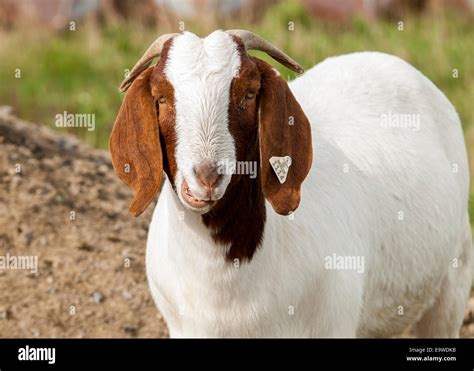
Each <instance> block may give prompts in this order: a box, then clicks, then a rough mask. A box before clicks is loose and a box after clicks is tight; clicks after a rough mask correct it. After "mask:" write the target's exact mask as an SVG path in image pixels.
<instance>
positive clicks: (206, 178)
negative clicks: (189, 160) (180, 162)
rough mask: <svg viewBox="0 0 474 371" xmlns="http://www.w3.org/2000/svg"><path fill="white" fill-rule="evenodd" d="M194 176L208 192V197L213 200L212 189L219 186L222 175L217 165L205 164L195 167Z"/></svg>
mask: <svg viewBox="0 0 474 371" xmlns="http://www.w3.org/2000/svg"><path fill="white" fill-rule="evenodd" d="M194 174H195V175H196V178H197V180H198V182H199V183H200V184H201V186H202V187H203V188H204V189H205V190H206V193H207V197H208V198H211V194H212V189H213V188H215V187H216V186H217V184H218V183H219V180H220V179H221V177H222V175H221V174H219V173H218V171H217V167H216V166H215V165H210V164H203V165H198V166H195V167H194Z"/></svg>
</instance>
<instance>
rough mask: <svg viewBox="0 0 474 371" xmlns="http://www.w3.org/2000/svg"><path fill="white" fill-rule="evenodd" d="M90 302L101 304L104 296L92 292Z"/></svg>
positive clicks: (97, 292)
mask: <svg viewBox="0 0 474 371" xmlns="http://www.w3.org/2000/svg"><path fill="white" fill-rule="evenodd" d="M92 300H94V303H96V304H100V303H103V302H104V300H105V297H104V295H103V294H102V293H101V292H99V291H94V292H93V293H92Z"/></svg>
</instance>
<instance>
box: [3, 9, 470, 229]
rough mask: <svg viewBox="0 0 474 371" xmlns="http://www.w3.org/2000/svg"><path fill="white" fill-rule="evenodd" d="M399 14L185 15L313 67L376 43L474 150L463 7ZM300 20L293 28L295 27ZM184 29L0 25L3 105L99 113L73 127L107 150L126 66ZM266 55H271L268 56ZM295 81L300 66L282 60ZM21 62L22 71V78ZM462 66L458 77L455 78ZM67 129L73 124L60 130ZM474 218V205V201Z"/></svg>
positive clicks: (36, 112)
mask: <svg viewBox="0 0 474 371" xmlns="http://www.w3.org/2000/svg"><path fill="white" fill-rule="evenodd" d="M402 20H403V22H404V24H403V26H404V29H403V31H400V30H398V20H394V21H391V22H390V21H379V22H368V21H365V20H363V19H355V20H354V21H353V22H352V23H351V24H349V25H345V26H335V25H330V24H326V23H324V22H321V21H319V20H315V19H313V18H311V17H310V16H309V15H308V13H307V12H306V11H305V10H304V8H302V7H301V6H300V5H298V4H296V3H294V2H292V1H286V2H282V3H280V4H278V5H276V6H274V7H273V8H271V9H270V10H269V11H268V13H267V14H266V16H265V17H264V19H263V20H262V21H261V22H260V23H258V24H255V25H248V24H245V22H242V21H232V20H227V21H225V22H222V23H218V22H216V21H215V20H211V21H203V20H199V22H194V23H193V22H192V21H189V22H186V26H187V29H188V30H189V31H192V32H195V33H197V34H199V35H205V34H207V33H209V32H211V31H212V30H214V29H216V28H223V29H225V28H247V29H249V30H252V31H254V32H257V33H259V34H260V35H262V36H263V37H265V38H267V39H268V40H270V41H272V42H273V43H275V44H276V45H278V46H279V47H280V48H282V49H283V50H284V51H286V52H287V53H288V54H289V55H291V56H292V57H293V58H294V59H296V60H297V61H298V62H300V63H301V64H302V65H303V66H304V67H305V68H309V67H311V66H313V65H314V64H316V63H318V62H319V61H321V60H323V59H325V58H327V57H329V56H333V55H339V54H344V53H350V52H354V51H362V50H377V51H383V52H387V53H391V54H395V55H398V56H400V57H402V58H404V59H405V60H407V61H408V62H410V63H412V64H413V65H414V66H415V67H417V68H418V69H419V70H420V71H422V72H423V73H424V74H425V75H427V76H428V77H429V78H430V79H431V80H432V81H433V82H434V83H435V84H436V85H437V86H438V87H439V88H440V89H441V90H442V91H443V92H444V93H445V94H446V95H447V97H448V98H449V99H450V100H451V102H452V103H453V104H454V105H455V107H456V109H457V110H458V112H459V115H460V117H461V120H462V123H463V127H464V130H465V134H466V141H467V144H468V148H469V152H470V154H473V153H474V152H473V149H474V132H473V131H472V130H471V129H472V128H473V127H474V125H473V123H474V110H473V109H472V105H473V102H474V26H473V24H474V23H473V22H472V19H469V18H468V17H465V16H464V15H463V14H460V13H451V12H445V13H436V14H426V15H423V16H422V17H419V18H418V17H413V16H408V17H406V18H403V19H402ZM289 22H294V30H292V31H290V30H289V27H288V26H289ZM175 24H176V28H175V29H169V28H165V27H153V28H145V27H143V26H141V25H140V24H138V23H137V22H134V23H122V24H115V25H110V26H107V27H105V28H101V27H99V26H98V25H97V24H96V23H94V22H92V21H84V22H82V23H81V22H79V23H78V24H77V25H76V30H75V31H64V32H63V33H61V34H53V33H50V32H48V31H45V30H39V29H38V28H34V27H20V28H19V29H16V30H14V31H9V32H7V31H0V61H1V62H0V66H1V67H0V104H7V105H12V106H13V107H15V109H16V111H17V113H18V114H19V115H20V116H21V117H22V118H25V119H27V120H31V121H34V122H40V123H43V124H46V125H49V126H51V127H54V121H55V115H56V114H58V113H62V112H63V111H68V112H71V113H94V114H95V119H96V130H95V131H92V132H90V131H87V130H86V129H85V128H74V129H68V130H71V131H72V132H73V133H74V134H76V135H77V136H79V137H80V138H82V139H84V140H85V141H86V142H88V143H90V144H92V145H93V146H96V147H102V148H106V146H107V139H108V135H109V133H110V130H111V128H112V125H113V122H114V119H115V115H116V114H117V112H118V109H119V107H120V103H121V100H122V95H121V94H120V93H119V91H118V85H119V84H120V82H121V80H122V78H123V76H124V73H125V71H124V69H125V68H127V67H128V68H131V67H132V66H133V64H134V63H135V62H136V60H137V59H138V58H139V57H140V56H141V54H142V53H143V51H144V50H145V49H146V48H147V47H148V45H149V43H150V42H151V41H152V40H154V39H155V38H156V37H157V36H158V35H160V34H162V33H166V32H176V31H177V25H178V22H175ZM256 54H257V55H258V56H259V57H261V58H263V59H266V60H268V61H271V59H270V58H268V57H267V56H266V55H263V54H262V53H256ZM271 63H272V64H274V65H275V66H276V67H277V68H278V69H279V70H280V72H281V73H282V74H283V75H284V76H287V77H288V78H293V77H294V76H295V75H294V73H292V72H290V71H288V70H286V69H285V68H284V67H282V66H280V65H278V64H276V63H274V62H273V61H271ZM16 69H20V70H21V78H16V77H15V71H16ZM453 69H457V70H458V71H459V77H458V78H453V75H452V74H453ZM61 130H66V129H61ZM471 204H472V207H470V210H471V211H472V213H471V215H472V217H473V218H472V219H471V220H474V202H472V203H471Z"/></svg>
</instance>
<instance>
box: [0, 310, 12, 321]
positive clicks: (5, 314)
mask: <svg viewBox="0 0 474 371" xmlns="http://www.w3.org/2000/svg"><path fill="white" fill-rule="evenodd" d="M11 317H12V313H11V310H10V308H7V307H0V321H1V320H8V319H10V318H11Z"/></svg>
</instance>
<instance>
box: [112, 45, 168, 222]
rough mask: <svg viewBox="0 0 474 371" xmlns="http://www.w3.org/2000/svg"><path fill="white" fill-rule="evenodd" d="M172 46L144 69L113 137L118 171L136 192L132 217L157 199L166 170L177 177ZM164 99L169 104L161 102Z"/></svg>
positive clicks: (120, 113) (131, 208)
mask: <svg viewBox="0 0 474 371" xmlns="http://www.w3.org/2000/svg"><path fill="white" fill-rule="evenodd" d="M169 46H170V43H169V42H168V43H167V44H165V47H164V48H163V52H162V58H161V59H160V62H159V63H158V64H157V65H156V66H155V67H149V68H147V69H146V70H144V71H143V72H142V73H141V74H140V75H139V76H138V77H137V78H136V79H135V81H134V82H133V84H132V85H131V86H130V88H129V90H128V92H127V94H126V96H125V98H124V100H123V102H122V105H121V107H120V111H119V113H118V115H117V118H116V120H115V124H114V128H113V129H112V133H111V135H110V141H109V150H110V154H111V157H112V164H113V166H114V169H115V172H116V173H117V175H118V176H119V178H120V179H121V180H122V181H124V182H125V183H126V184H127V185H128V186H129V187H130V188H132V189H133V191H134V192H135V197H134V199H133V201H132V203H131V205H130V208H129V211H130V213H131V214H132V215H133V216H138V215H140V214H141V213H142V212H143V211H144V210H145V209H146V208H147V206H148V205H149V204H150V203H151V202H152V201H153V200H154V199H155V197H156V195H157V194H158V192H159V190H160V187H161V181H162V177H163V169H164V170H165V171H166V172H167V174H168V176H170V179H173V176H174V174H176V161H175V159H174V147H175V146H176V135H175V132H174V92H173V87H172V85H171V84H170V83H169V82H168V81H166V79H165V78H164V74H163V68H164V64H165V61H166V56H167V53H168V49H169ZM161 96H164V97H165V98H166V99H167V100H166V103H164V104H159V103H158V99H159V98H160V97H161ZM157 124H158V125H157ZM162 147H163V149H162ZM163 157H164V158H163ZM163 160H164V161H163Z"/></svg>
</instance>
